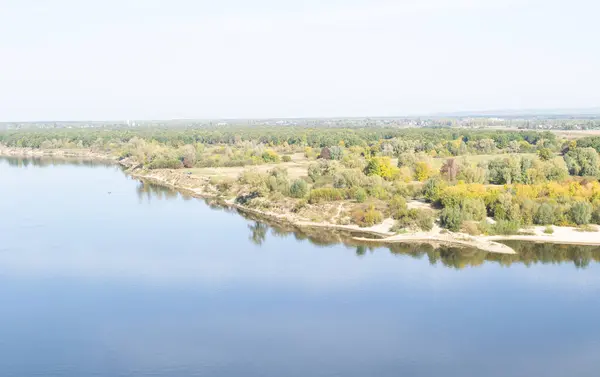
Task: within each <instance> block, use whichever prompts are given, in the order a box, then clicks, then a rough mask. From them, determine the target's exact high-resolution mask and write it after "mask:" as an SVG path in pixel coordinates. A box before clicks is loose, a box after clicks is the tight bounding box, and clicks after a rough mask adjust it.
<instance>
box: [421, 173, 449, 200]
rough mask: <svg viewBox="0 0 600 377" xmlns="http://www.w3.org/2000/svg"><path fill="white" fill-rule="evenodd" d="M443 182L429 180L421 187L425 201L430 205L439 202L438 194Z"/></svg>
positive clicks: (433, 179) (434, 179)
mask: <svg viewBox="0 0 600 377" xmlns="http://www.w3.org/2000/svg"><path fill="white" fill-rule="evenodd" d="M443 187H444V186H443V182H442V180H441V179H439V178H437V177H436V178H431V179H429V180H428V181H427V182H425V184H424V185H423V195H424V196H425V199H426V200H427V201H429V202H431V203H436V202H438V201H439V200H440V194H441V192H442V189H443Z"/></svg>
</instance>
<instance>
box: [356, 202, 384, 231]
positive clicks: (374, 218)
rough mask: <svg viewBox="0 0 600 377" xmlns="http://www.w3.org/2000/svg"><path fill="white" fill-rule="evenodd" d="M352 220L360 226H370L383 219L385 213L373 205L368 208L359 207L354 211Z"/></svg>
mask: <svg viewBox="0 0 600 377" xmlns="http://www.w3.org/2000/svg"><path fill="white" fill-rule="evenodd" d="M352 220H353V221H354V223H355V224H356V225H358V226H360V227H369V226H373V225H375V224H379V223H380V222H382V221H383V215H382V214H381V212H379V211H377V210H376V209H375V208H374V207H373V206H370V207H369V208H368V209H366V210H365V209H357V210H355V211H354V212H352Z"/></svg>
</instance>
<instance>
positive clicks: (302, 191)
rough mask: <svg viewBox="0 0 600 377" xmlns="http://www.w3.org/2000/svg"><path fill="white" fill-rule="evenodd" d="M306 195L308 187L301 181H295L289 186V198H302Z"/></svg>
mask: <svg viewBox="0 0 600 377" xmlns="http://www.w3.org/2000/svg"><path fill="white" fill-rule="evenodd" d="M307 193H308V185H307V184H306V182H305V181H304V180H303V179H296V180H295V181H294V182H292V185H291V186H290V196H291V197H292V198H304V197H305V196H306V194H307Z"/></svg>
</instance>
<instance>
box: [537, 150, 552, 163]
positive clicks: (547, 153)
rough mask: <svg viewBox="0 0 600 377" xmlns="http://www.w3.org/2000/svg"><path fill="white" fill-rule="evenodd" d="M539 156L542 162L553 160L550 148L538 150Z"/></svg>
mask: <svg viewBox="0 0 600 377" xmlns="http://www.w3.org/2000/svg"><path fill="white" fill-rule="evenodd" d="M537 155H538V156H539V158H540V160H542V161H548V160H550V159H552V151H551V150H550V148H540V149H538V151H537Z"/></svg>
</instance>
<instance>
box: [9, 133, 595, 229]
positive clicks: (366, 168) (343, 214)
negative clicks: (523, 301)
mask: <svg viewBox="0 0 600 377" xmlns="http://www.w3.org/2000/svg"><path fill="white" fill-rule="evenodd" d="M0 143H1V144H2V145H3V146H4V147H5V148H33V149H35V150H44V151H52V150H65V149H89V150H91V151H94V152H95V153H104V154H107V155H112V156H114V157H115V158H117V159H119V160H122V161H127V162H128V165H129V166H132V167H133V168H135V169H142V170H147V171H159V170H161V169H171V170H173V171H179V172H181V174H187V175H191V176H199V177H203V178H206V182H207V184H209V185H210V186H211V187H212V188H213V189H214V190H216V191H217V194H218V195H220V196H222V197H223V198H226V199H227V198H231V199H232V200H235V202H237V203H238V204H240V205H244V206H246V207H248V208H255V209H260V210H263V211H270V212H275V213H288V214H290V215H293V216H296V217H297V218H300V219H304V220H310V221H317V222H329V223H333V224H340V225H349V224H355V225H358V226H360V227H371V226H374V225H377V224H381V223H382V222H384V220H386V219H393V222H394V225H393V226H392V227H391V230H392V231H393V232H398V233H402V232H413V231H425V232H426V231H429V230H431V229H432V228H433V227H434V226H435V224H436V223H437V224H439V226H441V227H443V228H447V229H448V230H450V231H453V232H464V233H468V234H471V235H478V234H517V233H523V232H526V230H524V228H526V227H528V226H532V225H543V226H550V225H557V226H579V227H583V226H585V225H587V224H590V223H594V224H600V183H598V177H599V176H600V157H599V155H598V150H600V138H598V137H589V138H582V139H579V140H572V139H562V138H560V137H558V136H557V135H555V134H554V133H551V132H547V131H544V132H537V131H500V130H468V129H452V128H439V129H426V128H425V129H424V128H420V129H407V128H391V127H390V128H386V127H380V128H376V127H372V128H341V127H329V128H327V127H322V128H310V127H265V126H261V127H228V126H223V127H205V128H189V129H184V128H180V129H140V130H133V129H124V130H118V129H116V130H97V129H93V130H85V129H72V130H71V129H62V130H35V131H5V132H0Z"/></svg>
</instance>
